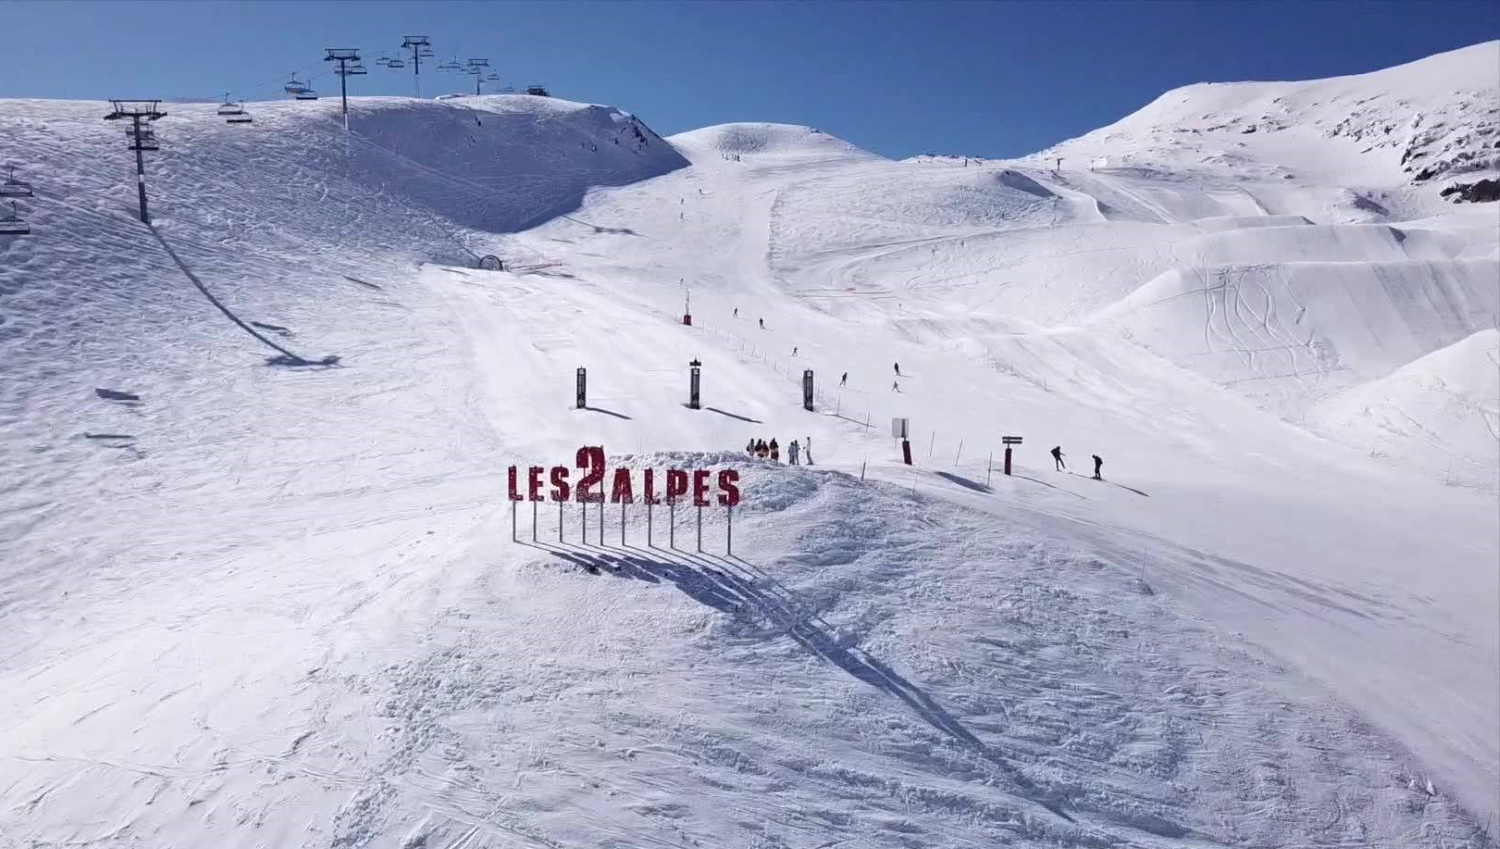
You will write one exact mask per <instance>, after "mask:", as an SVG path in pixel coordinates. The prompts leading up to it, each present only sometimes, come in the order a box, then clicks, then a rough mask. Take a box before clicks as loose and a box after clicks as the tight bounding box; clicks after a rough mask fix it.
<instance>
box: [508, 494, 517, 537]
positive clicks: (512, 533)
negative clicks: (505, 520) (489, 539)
mask: <svg viewBox="0 0 1500 849" xmlns="http://www.w3.org/2000/svg"><path fill="white" fill-rule="evenodd" d="M517 503H518V502H515V501H512V502H511V503H510V541H511V542H516V539H517V538H516V510H517V509H518V508H517V507H516V504H517Z"/></svg>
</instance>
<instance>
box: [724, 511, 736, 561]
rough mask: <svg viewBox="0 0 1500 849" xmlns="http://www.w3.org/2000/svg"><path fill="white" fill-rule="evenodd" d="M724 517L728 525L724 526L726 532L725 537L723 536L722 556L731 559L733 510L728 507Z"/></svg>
mask: <svg viewBox="0 0 1500 849" xmlns="http://www.w3.org/2000/svg"><path fill="white" fill-rule="evenodd" d="M724 517H725V519H726V520H727V521H728V524H727V525H726V526H725V527H726V528H727V530H726V532H725V536H724V554H725V556H727V557H733V556H734V508H733V507H730V508H729V509H728V510H727V511H725V513H724Z"/></svg>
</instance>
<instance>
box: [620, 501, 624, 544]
mask: <svg viewBox="0 0 1500 849" xmlns="http://www.w3.org/2000/svg"><path fill="white" fill-rule="evenodd" d="M620 547H621V548H624V547H625V502H623V501H621V502H620Z"/></svg>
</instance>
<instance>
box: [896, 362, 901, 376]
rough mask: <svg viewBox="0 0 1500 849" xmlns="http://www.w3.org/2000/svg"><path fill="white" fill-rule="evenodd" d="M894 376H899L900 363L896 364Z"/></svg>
mask: <svg viewBox="0 0 1500 849" xmlns="http://www.w3.org/2000/svg"><path fill="white" fill-rule="evenodd" d="M896 374H898V375H899V374H901V364H900V363H896Z"/></svg>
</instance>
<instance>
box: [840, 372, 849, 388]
mask: <svg viewBox="0 0 1500 849" xmlns="http://www.w3.org/2000/svg"><path fill="white" fill-rule="evenodd" d="M848 382H849V372H847V371H846V372H844V376H843V377H841V378H839V385H840V386H843V385H844V384H846V383H848Z"/></svg>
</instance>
